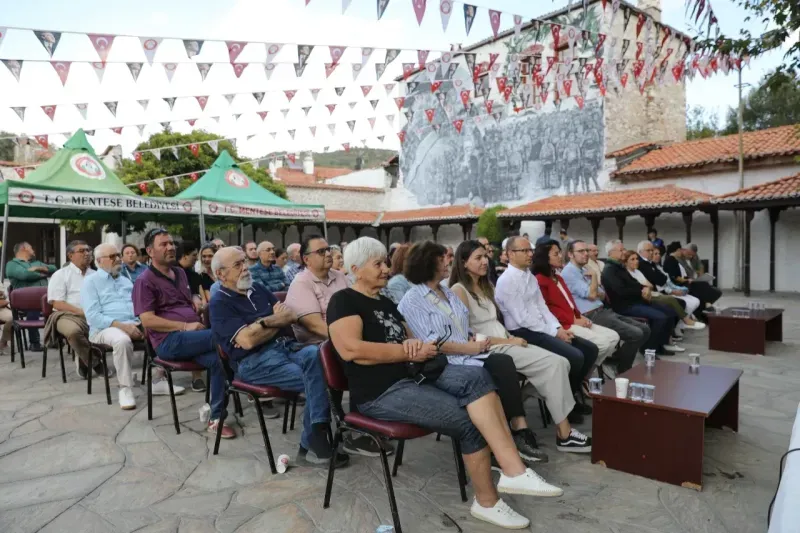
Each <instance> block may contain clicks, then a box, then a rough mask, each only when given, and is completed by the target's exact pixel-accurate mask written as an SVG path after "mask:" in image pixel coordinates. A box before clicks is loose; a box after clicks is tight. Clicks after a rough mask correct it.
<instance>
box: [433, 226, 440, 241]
mask: <svg viewBox="0 0 800 533" xmlns="http://www.w3.org/2000/svg"><path fill="white" fill-rule="evenodd" d="M431 233H433V242H438V241H437V237H438V236H439V224H431Z"/></svg>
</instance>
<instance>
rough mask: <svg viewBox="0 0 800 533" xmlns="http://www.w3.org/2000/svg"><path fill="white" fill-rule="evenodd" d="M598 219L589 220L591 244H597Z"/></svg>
mask: <svg viewBox="0 0 800 533" xmlns="http://www.w3.org/2000/svg"><path fill="white" fill-rule="evenodd" d="M600 220H601V219H599V218H590V219H589V223H590V224H591V225H592V242H593V243H594V244H597V231H598V230H599V229H600Z"/></svg>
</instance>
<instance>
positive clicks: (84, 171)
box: [69, 154, 106, 180]
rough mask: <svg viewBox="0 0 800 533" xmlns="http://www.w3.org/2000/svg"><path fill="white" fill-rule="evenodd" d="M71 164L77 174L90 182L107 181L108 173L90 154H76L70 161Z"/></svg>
mask: <svg viewBox="0 0 800 533" xmlns="http://www.w3.org/2000/svg"><path fill="white" fill-rule="evenodd" d="M69 164H70V166H71V167H72V170H74V171H75V172H76V173H77V174H79V175H81V176H83V177H84V178H89V179H90V180H104V179H106V171H105V170H103V167H102V166H100V163H99V162H98V161H97V160H96V159H95V158H94V157H92V156H90V155H89V154H75V155H73V156H72V158H71V159H70V160H69Z"/></svg>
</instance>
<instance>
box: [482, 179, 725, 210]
mask: <svg viewBox="0 0 800 533" xmlns="http://www.w3.org/2000/svg"><path fill="white" fill-rule="evenodd" d="M710 199H711V195H710V194H706V193H703V192H698V191H693V190H690V189H682V188H680V187H675V186H674V185H667V186H664V187H654V188H648V189H626V190H622V191H609V192H594V193H588V194H575V195H571V196H550V197H548V198H543V199H541V200H537V201H536V202H531V203H529V204H525V205H521V206H519V207H514V208H511V209H506V210H505V211H500V212H499V213H498V214H497V216H498V217H499V218H519V217H522V216H555V215H577V214H591V213H614V212H622V211H636V210H639V209H659V208H665V207H666V208H668V207H689V206H696V205H701V204H705V203H708V201H709V200H710Z"/></svg>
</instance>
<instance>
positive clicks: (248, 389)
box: [214, 345, 299, 474]
mask: <svg viewBox="0 0 800 533" xmlns="http://www.w3.org/2000/svg"><path fill="white" fill-rule="evenodd" d="M217 354H218V355H219V359H220V362H221V363H222V368H223V369H224V370H225V382H226V390H225V402H224V405H223V407H222V416H221V417H220V420H219V424H218V425H217V436H216V440H215V441H214V455H217V454H218V453H219V443H220V441H221V440H222V424H223V423H224V422H225V418H226V415H227V408H228V400H229V398H230V397H231V395H233V399H234V402H235V404H236V408H237V409H238V411H239V413H240V414H241V411H242V406H241V404H239V403H238V399H239V394H247V396H249V397H250V398H252V399H253V406H255V408H256V416H257V417H258V423H259V424H260V425H261V436H262V437H264V448H265V449H266V450H267V459H269V469H270V470H271V471H272V473H273V474H277V473H278V471H277V469H276V468H275V456H274V455H273V453H272V445H271V444H270V441H269V433H268V432H267V425H266V423H265V422H264V410H263V408H262V407H261V399H262V398H283V399H285V400H286V406H285V408H284V410H283V434H284V435H285V434H286V424H287V422H288V421H289V404H291V406H292V418H291V424H290V426H289V429H292V430H293V429H294V418H295V413H296V412H297V397H298V394H299V393H297V392H291V391H285V390H283V389H280V388H278V387H271V386H269V385H253V384H252V383H247V382H245V381H242V380H240V379H236V377H235V373H234V371H233V368H231V364H230V359H229V358H228V354H226V353H225V351H224V350H223V349H222V347H221V346H220V345H217Z"/></svg>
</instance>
